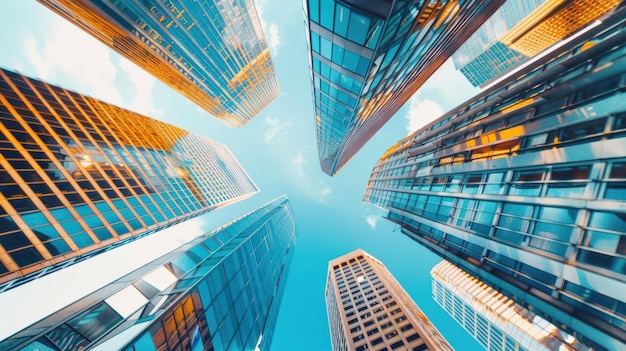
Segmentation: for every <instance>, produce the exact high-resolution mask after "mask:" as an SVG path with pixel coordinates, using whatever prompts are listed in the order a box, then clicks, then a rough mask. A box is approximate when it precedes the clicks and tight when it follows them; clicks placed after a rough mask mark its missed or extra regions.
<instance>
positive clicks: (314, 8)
mask: <svg viewBox="0 0 626 351" xmlns="http://www.w3.org/2000/svg"><path fill="white" fill-rule="evenodd" d="M309 16H310V17H311V21H313V22H315V23H319V22H320V3H319V0H310V1H309Z"/></svg>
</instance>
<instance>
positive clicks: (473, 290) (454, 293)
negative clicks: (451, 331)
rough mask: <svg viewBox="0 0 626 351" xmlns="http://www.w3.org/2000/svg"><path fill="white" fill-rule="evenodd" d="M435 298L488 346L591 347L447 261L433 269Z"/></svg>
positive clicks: (506, 349) (511, 350)
mask: <svg viewBox="0 0 626 351" xmlns="http://www.w3.org/2000/svg"><path fill="white" fill-rule="evenodd" d="M430 274H431V277H432V293H433V299H434V300H435V301H436V302H437V303H438V304H439V306H441V307H442V308H443V309H444V310H445V311H446V312H448V313H449V314H450V315H451V316H452V318H454V320H455V321H457V322H458V323H459V324H461V326H462V327H463V329H465V330H466V331H468V332H469V333H470V335H472V336H473V337H474V339H476V341H478V343H480V345H481V346H482V347H484V348H485V350H489V351H491V350H494V351H495V350H502V351H524V350H533V351H550V350H570V351H583V350H585V351H586V350H589V348H588V347H586V346H584V345H583V344H581V343H580V342H578V341H577V340H576V339H575V338H573V337H571V336H569V335H567V334H565V333H563V332H561V331H560V330H558V329H557V327H556V326H554V325H553V324H550V323H548V322H546V321H545V320H543V319H542V318H541V317H539V316H537V315H535V314H534V313H532V312H530V311H529V310H528V309H526V308H524V307H522V306H520V305H518V304H516V303H515V302H513V301H512V300H511V299H509V298H507V297H505V296H504V295H502V294H501V293H499V292H497V291H496V290H494V289H492V288H491V287H489V286H488V285H486V284H484V283H482V282H480V281H479V280H477V279H476V278H474V277H472V276H471V275H469V274H467V273H465V272H464V271H463V270H461V269H460V268H458V267H456V266H455V265H453V264H452V263H450V262H448V261H445V260H444V261H441V262H440V263H438V264H437V265H435V267H433V269H432V270H431V272H430Z"/></svg>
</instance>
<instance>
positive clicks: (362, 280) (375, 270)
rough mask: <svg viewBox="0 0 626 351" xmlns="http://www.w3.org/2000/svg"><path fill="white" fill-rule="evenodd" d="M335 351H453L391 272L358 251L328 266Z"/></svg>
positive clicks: (329, 312) (328, 308)
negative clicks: (399, 350) (400, 350)
mask: <svg viewBox="0 0 626 351" xmlns="http://www.w3.org/2000/svg"><path fill="white" fill-rule="evenodd" d="M326 311H327V313H328V324H329V326H330V338H331V342H332V345H333V351H340V350H352V351H353V350H356V351H363V350H398V349H402V350H416V351H425V350H452V347H451V346H450V345H449V344H448V342H447V341H446V340H445V339H444V338H443V336H442V335H441V334H440V333H439V331H438V330H437V329H436V328H435V327H434V326H433V325H432V323H430V321H429V320H428V318H426V316H425V315H424V313H422V311H421V310H420V309H419V307H417V305H416V304H415V302H413V300H412V299H411V297H410V296H409V295H408V294H407V293H406V291H404V289H402V286H400V284H399V283H398V282H397V281H396V280H395V278H394V277H393V275H391V273H390V272H389V271H388V270H387V268H386V267H385V266H384V265H383V264H382V263H381V262H380V261H378V260H377V259H375V258H374V257H372V256H371V255H369V254H368V253H367V252H365V251H363V250H361V249H357V250H354V251H352V252H350V253H348V254H345V255H343V256H340V257H337V258H335V259H333V260H331V261H330V262H328V277H327V279H326Z"/></svg>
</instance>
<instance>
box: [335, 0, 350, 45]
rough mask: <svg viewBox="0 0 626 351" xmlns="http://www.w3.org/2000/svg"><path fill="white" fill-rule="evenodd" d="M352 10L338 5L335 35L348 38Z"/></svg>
mask: <svg viewBox="0 0 626 351" xmlns="http://www.w3.org/2000/svg"><path fill="white" fill-rule="evenodd" d="M350 13H351V11H350V9H348V8H347V7H345V6H343V5H341V4H337V14H336V16H335V33H337V34H339V35H341V36H342V37H344V38H345V37H346V34H347V32H348V21H349V19H350Z"/></svg>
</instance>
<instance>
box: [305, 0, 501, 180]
mask: <svg viewBox="0 0 626 351" xmlns="http://www.w3.org/2000/svg"><path fill="white" fill-rule="evenodd" d="M502 3H503V1H500V0H496V1H471V0H470V1H464V0H461V1H445V0H444V1H417V0H412V1H395V0H394V1H387V0H375V1H369V2H368V4H367V6H365V5H364V3H362V2H359V1H335V0H307V1H305V2H304V11H305V17H306V20H305V24H306V40H307V43H308V50H309V56H310V60H309V66H310V71H311V81H312V90H313V100H314V104H315V106H314V107H315V119H316V131H317V144H318V152H319V158H320V164H321V168H322V170H323V171H324V172H326V173H327V174H329V175H331V176H332V175H334V174H335V173H336V172H338V171H339V169H341V167H343V166H344V165H345V164H346V163H347V162H348V161H349V160H350V159H351V158H352V156H354V154H355V153H356V152H357V151H358V150H359V149H360V148H361V147H362V146H363V145H364V144H365V143H366V142H367V141H368V140H369V139H370V138H371V137H372V136H373V135H374V134H375V133H376V131H378V129H380V128H381V127H382V126H383V124H385V122H387V121H388V120H389V118H391V116H393V114H394V113H395V112H396V111H397V110H398V109H400V107H401V106H402V105H403V104H404V103H405V102H406V101H407V100H408V99H409V98H410V97H411V96H412V95H413V93H415V92H416V91H417V89H418V88H419V87H420V86H421V85H422V84H423V83H424V82H425V81H426V80H427V79H428V78H429V77H430V76H431V75H432V74H433V73H434V72H435V71H436V70H437V68H439V67H440V66H441V65H442V64H443V63H444V62H445V61H446V60H447V59H448V57H449V56H450V55H452V53H453V52H454V51H455V50H456V49H457V48H458V47H459V46H460V45H461V44H462V43H463V42H464V41H465V40H466V39H467V38H468V37H469V35H470V34H471V33H472V32H473V31H474V30H476V29H477V28H478V27H479V26H480V24H482V22H483V21H485V20H486V19H487V18H488V17H489V14H491V13H493V11H495V10H496V9H497V8H498V7H499V6H500V5H501V4H502Z"/></svg>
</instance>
